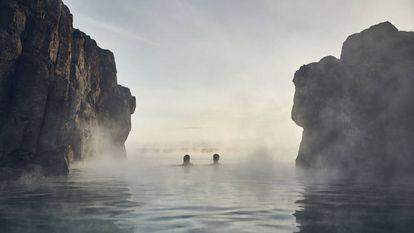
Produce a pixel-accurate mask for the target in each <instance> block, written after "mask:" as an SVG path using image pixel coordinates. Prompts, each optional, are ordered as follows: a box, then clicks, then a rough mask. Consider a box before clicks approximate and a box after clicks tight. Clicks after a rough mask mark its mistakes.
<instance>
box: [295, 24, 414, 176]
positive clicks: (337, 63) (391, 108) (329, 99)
mask: <svg viewBox="0 0 414 233" xmlns="http://www.w3.org/2000/svg"><path fill="white" fill-rule="evenodd" d="M294 84H295V87H296V89H295V97H294V106H293V110H292V119H293V120H294V121H295V122H296V124H298V125H299V126H301V127H302V128H303V129H304V130H303V137H302V142H301V144H300V149H299V154H298V157H297V159H296V165H297V166H299V167H302V168H312V169H313V168H314V169H317V170H318V169H319V170H320V169H325V168H328V169H329V168H333V169H335V170H338V171H341V172H344V173H346V174H359V173H361V172H362V173H371V174H378V173H381V174H384V175H386V176H394V175H400V174H413V173H414V172H413V169H412V168H413V167H414V91H413V90H414V32H404V31H399V30H398V29H397V28H396V27H395V26H393V25H392V24H391V23H389V22H384V23H380V24H378V25H375V26H372V27H370V28H369V29H366V30H364V31H362V32H361V33H357V34H354V35H351V36H349V37H348V38H347V40H346V41H345V42H344V44H343V48H342V54H341V57H340V59H337V58H335V57H332V56H328V57H325V58H323V59H322V60H321V61H319V62H315V63H311V64H308V65H304V66H302V67H301V68H300V69H299V70H298V71H297V72H296V73H295V77H294Z"/></svg>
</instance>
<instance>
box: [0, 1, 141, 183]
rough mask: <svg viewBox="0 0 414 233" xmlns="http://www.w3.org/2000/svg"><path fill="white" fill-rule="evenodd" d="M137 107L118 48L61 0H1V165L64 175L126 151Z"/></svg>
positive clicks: (13, 168) (8, 167) (7, 167)
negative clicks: (102, 43)
mask: <svg viewBox="0 0 414 233" xmlns="http://www.w3.org/2000/svg"><path fill="white" fill-rule="evenodd" d="M134 110H135V97H133V96H132V95H131V92H130V91H129V89H128V88H126V87H123V86H120V85H118V84H117V76H116V67H115V60H114V55H113V54H112V52H110V51H108V50H104V49H101V48H99V47H98V46H97V44H96V42H95V41H94V40H93V39H91V38H90V37H89V36H88V35H86V34H85V33H83V32H81V31H79V30H77V29H74V28H73V26H72V15H71V13H70V11H69V9H68V8H67V7H66V6H65V5H64V4H63V3H62V1H60V0H2V1H1V2H0V167H2V168H6V169H8V170H10V169H12V170H13V171H15V170H16V169H17V170H27V168H32V167H38V168H39V169H41V170H42V173H44V174H46V175H62V174H67V173H68V168H69V165H70V163H71V162H74V161H80V160H83V159H85V158H88V157H92V156H99V155H100V154H101V153H102V152H110V153H111V154H112V155H114V156H120V157H124V156H125V148H124V142H125V140H126V138H127V137H128V134H129V131H130V129H131V114H133V112H134ZM108 149H110V151H109V150H108Z"/></svg>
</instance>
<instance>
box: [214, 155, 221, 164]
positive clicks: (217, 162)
mask: <svg viewBox="0 0 414 233" xmlns="http://www.w3.org/2000/svg"><path fill="white" fill-rule="evenodd" d="M219 159H220V155H219V154H214V155H213V164H214V165H218V164H219Z"/></svg>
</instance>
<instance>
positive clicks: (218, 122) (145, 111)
mask: <svg viewBox="0 0 414 233" xmlns="http://www.w3.org/2000/svg"><path fill="white" fill-rule="evenodd" d="M64 2H65V3H66V4H67V5H68V6H69V8H70V9H71V12H72V14H73V15H74V26H75V27H76V28H79V29H81V30H82V31H84V32H86V33H87V34H89V35H91V37H92V38H94V39H95V40H96V41H97V43H98V45H99V46H101V47H102V48H106V49H109V50H111V51H112V52H114V54H115V59H116V63H117V70H118V82H119V83H120V84H122V85H125V86H127V87H129V88H130V89H131V91H132V93H133V95H135V96H136V98H137V110H136V112H135V114H134V115H133V116H132V123H133V129H132V131H131V134H130V137H129V139H128V141H127V150H128V152H131V151H133V150H134V149H135V148H137V147H140V146H143V145H147V144H157V145H161V144H162V145H169V146H176V147H177V146H178V147H181V146H182V147H185V146H188V145H190V144H197V145H198V144H200V143H202V144H206V145H208V146H212V147H220V146H222V145H227V146H229V147H238V146H240V147H242V146H246V145H252V146H255V145H265V146H267V147H271V148H272V150H274V151H275V154H276V156H277V159H279V160H284V161H294V159H295V157H296V153H297V150H298V147H299V142H300V139H301V132H302V130H301V128H299V127H298V126H296V125H295V124H294V123H293V122H292V120H291V119H290V111H291V107H292V104H293V94H294V86H293V83H292V79H293V74H294V72H295V71H296V70H297V69H299V67H300V66H301V65H303V64H307V63H310V62H314V61H319V60H320V59H321V58H322V57H324V56H327V55H334V56H336V57H339V55H340V51H341V46H342V43H343V41H344V40H345V39H346V37H347V36H349V35H351V34H353V33H356V32H360V31H361V30H363V29H365V28H368V27H369V26H371V25H373V24H377V23H380V22H383V21H390V22H391V23H393V24H394V25H395V26H396V27H398V28H399V29H400V30H405V31H411V30H414V0H392V1H391V0H342V1H340V0H312V1H311V0H203V1H202V0H119V1H114V0H64Z"/></svg>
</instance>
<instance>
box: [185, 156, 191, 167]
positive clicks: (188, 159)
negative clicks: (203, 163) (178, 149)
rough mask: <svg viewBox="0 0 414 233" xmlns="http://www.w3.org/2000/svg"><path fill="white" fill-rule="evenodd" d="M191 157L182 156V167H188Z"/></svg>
mask: <svg viewBox="0 0 414 233" xmlns="http://www.w3.org/2000/svg"><path fill="white" fill-rule="evenodd" d="M190 159H191V157H190V156H189V155H184V157H183V165H189V164H190Z"/></svg>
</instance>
